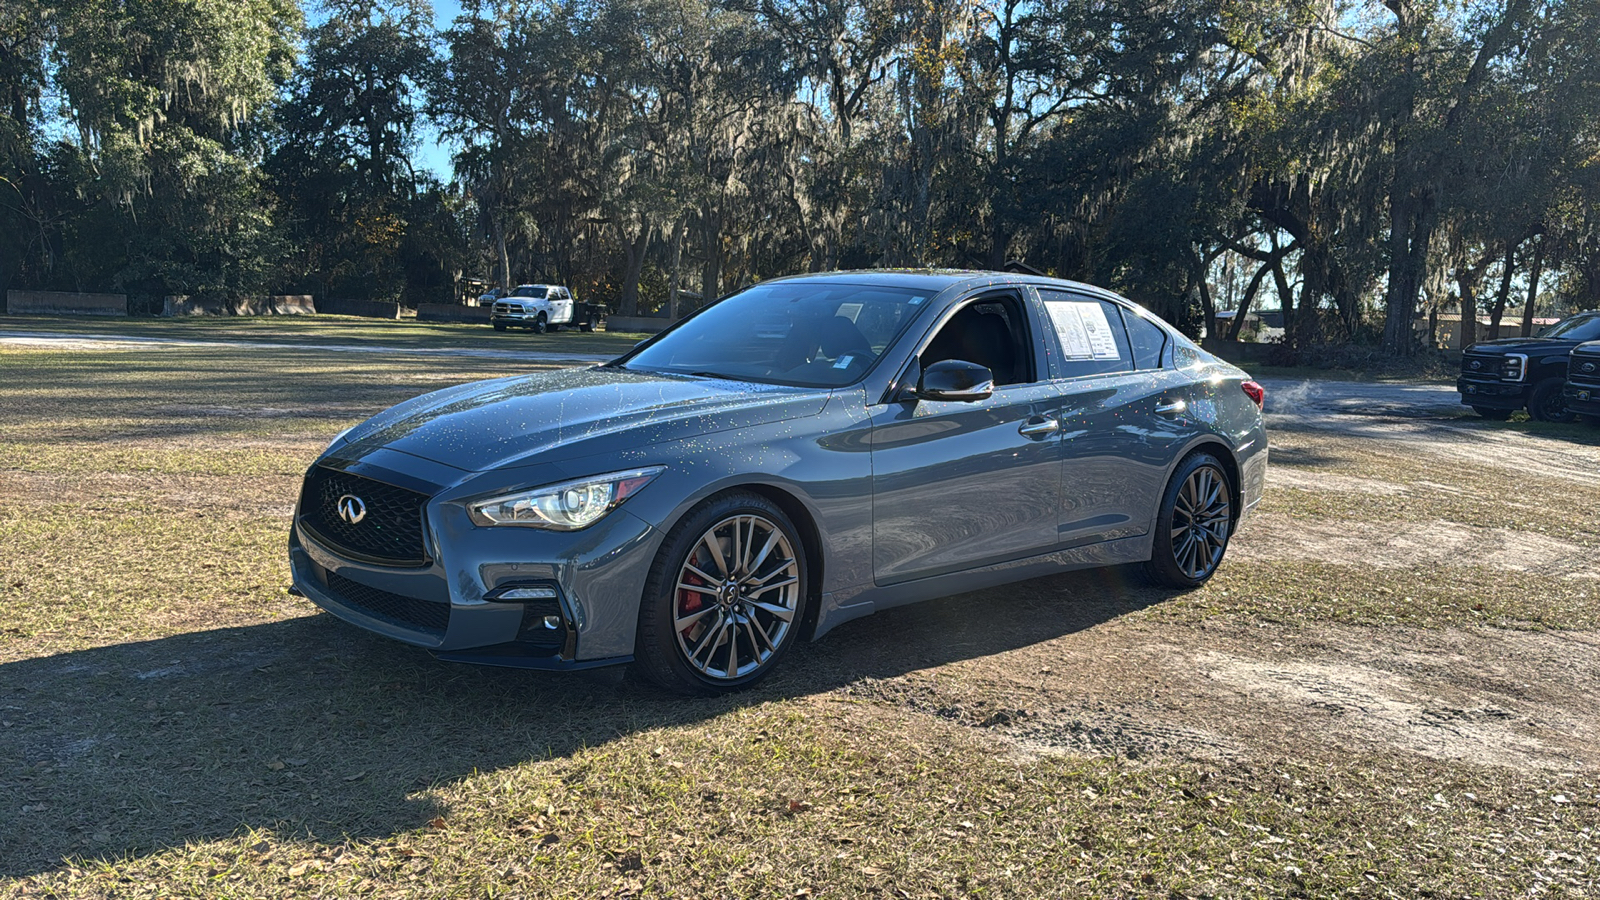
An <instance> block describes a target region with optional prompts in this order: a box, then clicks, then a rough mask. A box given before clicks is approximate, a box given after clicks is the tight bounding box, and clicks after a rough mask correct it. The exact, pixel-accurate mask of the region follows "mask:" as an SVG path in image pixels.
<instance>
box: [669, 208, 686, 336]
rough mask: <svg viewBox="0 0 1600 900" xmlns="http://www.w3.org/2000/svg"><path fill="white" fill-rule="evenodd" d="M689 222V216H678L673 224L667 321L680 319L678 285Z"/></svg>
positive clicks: (681, 272)
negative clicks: (684, 236) (685, 232)
mask: <svg viewBox="0 0 1600 900" xmlns="http://www.w3.org/2000/svg"><path fill="white" fill-rule="evenodd" d="M688 224H689V217H688V216H686V215H680V216H678V221H677V223H676V224H674V225H673V226H672V277H671V278H670V279H668V281H667V321H668V322H676V321H678V286H679V285H680V284H682V283H683V282H681V281H680V280H679V279H680V278H681V276H682V274H683V232H684V228H685V226H687V225H688Z"/></svg>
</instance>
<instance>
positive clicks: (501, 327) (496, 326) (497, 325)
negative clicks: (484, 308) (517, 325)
mask: <svg viewBox="0 0 1600 900" xmlns="http://www.w3.org/2000/svg"><path fill="white" fill-rule="evenodd" d="M494 330H495V331H505V330H506V326H505V325H504V324H502V323H500V322H496V323H494Z"/></svg>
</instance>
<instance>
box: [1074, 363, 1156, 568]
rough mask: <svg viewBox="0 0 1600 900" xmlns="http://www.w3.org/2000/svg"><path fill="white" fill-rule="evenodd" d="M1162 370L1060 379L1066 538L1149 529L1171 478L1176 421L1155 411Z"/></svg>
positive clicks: (1105, 537) (1080, 540)
mask: <svg viewBox="0 0 1600 900" xmlns="http://www.w3.org/2000/svg"><path fill="white" fill-rule="evenodd" d="M1167 380H1168V379H1165V378H1162V377H1161V376H1160V375H1159V374H1158V373H1143V374H1134V373H1127V374H1121V375H1106V376H1099V377H1093V378H1084V379H1071V380H1068V381H1066V382H1058V383H1057V385H1058V387H1059V388H1060V389H1061V390H1062V401H1061V402H1062V406H1063V407H1064V409H1065V410H1066V412H1065V414H1064V415H1063V417H1062V419H1061V426H1062V434H1061V455H1062V478H1061V480H1062V498H1061V525H1060V529H1059V530H1060V535H1061V541H1062V543H1064V544H1066V545H1068V546H1075V545H1080V544H1086V543H1092V542H1094V541H1109V540H1115V539H1117V538H1124V537H1134V536H1136V535H1141V534H1144V533H1145V532H1146V531H1148V530H1149V528H1150V521H1151V518H1152V517H1153V515H1154V512H1155V508H1156V503H1157V502H1158V500H1159V499H1160V495H1161V491H1162V489H1163V488H1164V487H1165V486H1166V485H1165V482H1164V480H1163V479H1164V477H1165V474H1166V466H1167V463H1168V461H1169V459H1170V456H1171V453H1172V444H1173V441H1174V438H1175V437H1177V436H1178V435H1177V434H1176V433H1175V427H1176V424H1177V423H1175V422H1174V421H1172V420H1170V419H1167V418H1165V417H1163V416H1159V415H1157V414H1156V413H1155V407H1156V406H1157V404H1158V402H1159V400H1160V398H1161V397H1162V396H1163V393H1162V391H1161V386H1162V384H1163V383H1164V382H1165V381H1167Z"/></svg>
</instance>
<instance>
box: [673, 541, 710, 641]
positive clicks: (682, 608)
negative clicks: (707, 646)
mask: <svg viewBox="0 0 1600 900" xmlns="http://www.w3.org/2000/svg"><path fill="white" fill-rule="evenodd" d="M693 559H694V558H693V557H690V561H693ZM695 565H699V563H695ZM683 581H684V583H685V584H705V582H704V581H702V580H701V579H700V577H699V576H698V575H695V574H694V573H693V572H685V573H683ZM701 596H702V595H701V594H700V592H698V591H690V590H679V591H678V614H679V615H688V614H689V613H692V612H698V611H699V610H700V607H702V606H704V605H705V601H704V600H703V599H701ZM698 624H700V623H699V622H696V623H694V625H690V626H689V627H688V628H685V629H684V630H683V636H684V637H689V632H691V631H693V630H694V627H695V625H698Z"/></svg>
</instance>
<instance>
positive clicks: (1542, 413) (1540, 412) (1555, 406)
mask: <svg viewBox="0 0 1600 900" xmlns="http://www.w3.org/2000/svg"><path fill="white" fill-rule="evenodd" d="M1565 385H1566V379H1563V378H1546V379H1545V380H1543V381H1541V382H1539V383H1538V384H1536V385H1534V388H1533V396H1531V397H1529V398H1528V415H1530V416H1532V417H1534V418H1535V419H1538V420H1539V421H1541V422H1571V421H1572V420H1573V418H1574V414H1573V412H1572V410H1570V409H1567V404H1566V401H1565V400H1563V399H1562V398H1561V389H1562V388H1563V387H1565Z"/></svg>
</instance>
